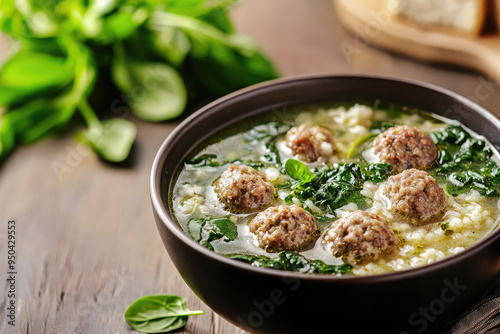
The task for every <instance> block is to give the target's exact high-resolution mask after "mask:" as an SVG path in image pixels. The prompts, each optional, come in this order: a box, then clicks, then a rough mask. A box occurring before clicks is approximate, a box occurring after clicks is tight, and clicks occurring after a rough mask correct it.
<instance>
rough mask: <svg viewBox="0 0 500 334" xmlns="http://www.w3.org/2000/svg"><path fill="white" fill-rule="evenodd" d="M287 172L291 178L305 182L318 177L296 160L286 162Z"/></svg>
mask: <svg viewBox="0 0 500 334" xmlns="http://www.w3.org/2000/svg"><path fill="white" fill-rule="evenodd" d="M285 171H286V173H287V174H288V175H289V176H290V177H291V178H293V179H295V180H299V181H303V182H309V181H311V180H312V179H314V178H315V177H316V176H315V175H314V174H313V173H311V171H310V170H309V168H307V166H306V165H304V164H303V163H302V162H300V161H299V160H295V159H288V160H287V161H286V162H285Z"/></svg>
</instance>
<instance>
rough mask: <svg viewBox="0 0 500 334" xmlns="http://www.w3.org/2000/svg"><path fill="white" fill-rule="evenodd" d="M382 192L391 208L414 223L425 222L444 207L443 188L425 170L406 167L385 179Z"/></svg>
mask: <svg viewBox="0 0 500 334" xmlns="http://www.w3.org/2000/svg"><path fill="white" fill-rule="evenodd" d="M384 194H385V195H386V196H387V197H388V198H389V201H390V202H391V209H392V210H394V211H397V212H399V213H401V214H402V215H404V216H407V217H409V218H411V220H412V222H413V223H414V224H417V225H419V224H425V223H427V222H429V221H430V220H432V219H433V218H434V217H435V216H436V215H438V214H440V213H442V212H443V211H444V209H445V208H446V197H445V193H444V190H443V188H441V187H440V186H439V185H438V183H437V182H436V180H434V178H433V177H432V176H430V175H429V174H427V172H425V171H422V170H418V169H407V170H405V171H404V172H402V173H400V174H398V175H393V176H391V177H390V178H389V180H388V181H387V184H386V186H385V189H384Z"/></svg>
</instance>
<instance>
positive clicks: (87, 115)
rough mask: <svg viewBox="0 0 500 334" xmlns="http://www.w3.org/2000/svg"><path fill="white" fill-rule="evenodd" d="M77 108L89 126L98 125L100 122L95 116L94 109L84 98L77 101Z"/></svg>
mask: <svg viewBox="0 0 500 334" xmlns="http://www.w3.org/2000/svg"><path fill="white" fill-rule="evenodd" d="M78 110H80V113H81V114H82V116H83V118H84V119H85V122H86V123H87V125H88V126H89V128H90V127H92V126H96V125H100V123H101V122H100V121H99V118H97V115H96V114H95V112H94V109H92V107H91V106H90V104H89V103H88V102H87V100H86V99H82V100H81V101H80V102H79V103H78Z"/></svg>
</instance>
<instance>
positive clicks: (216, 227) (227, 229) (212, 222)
mask: <svg viewBox="0 0 500 334" xmlns="http://www.w3.org/2000/svg"><path fill="white" fill-rule="evenodd" d="M188 230H189V234H190V235H191V237H192V238H193V239H194V240H196V242H198V243H200V244H201V245H203V246H204V247H207V248H208V249H211V250H213V249H214V248H213V246H212V242H213V241H217V240H222V241H225V242H229V241H234V240H236V238H237V237H238V228H237V227H236V224H235V223H233V222H231V221H230V220H229V219H226V218H198V219H195V218H191V219H190V220H189V221H188Z"/></svg>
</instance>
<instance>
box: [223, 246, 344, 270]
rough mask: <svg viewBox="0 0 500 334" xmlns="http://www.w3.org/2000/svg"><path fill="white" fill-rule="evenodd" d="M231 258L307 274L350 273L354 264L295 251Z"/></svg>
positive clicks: (239, 255) (259, 265)
mask: <svg viewBox="0 0 500 334" xmlns="http://www.w3.org/2000/svg"><path fill="white" fill-rule="evenodd" d="M228 257H230V258H231V259H235V260H239V261H242V262H246V263H249V264H251V265H253V266H256V267H261V268H273V269H278V270H287V271H298V272H302V273H307V274H313V273H319V274H337V275H344V274H348V273H350V272H351V270H352V268H353V267H352V265H350V264H347V263H344V264H342V265H330V264H326V263H324V262H323V261H321V260H308V259H306V258H305V257H303V256H302V255H300V254H298V253H296V252H293V251H283V252H281V253H280V254H279V255H278V257H277V258H275V259H271V258H268V257H267V256H262V255H247V254H232V255H228Z"/></svg>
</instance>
